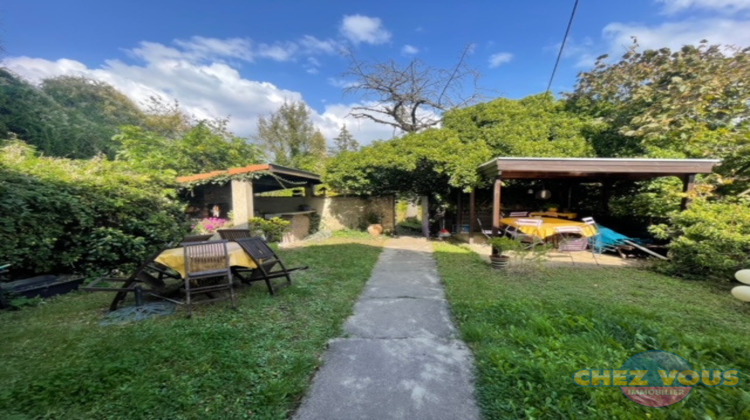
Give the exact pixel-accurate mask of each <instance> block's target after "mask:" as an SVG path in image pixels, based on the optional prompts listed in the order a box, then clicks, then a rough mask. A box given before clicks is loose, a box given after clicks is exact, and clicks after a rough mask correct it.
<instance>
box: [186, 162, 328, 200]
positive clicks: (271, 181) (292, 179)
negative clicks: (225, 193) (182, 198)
mask: <svg viewBox="0 0 750 420" xmlns="http://www.w3.org/2000/svg"><path fill="white" fill-rule="evenodd" d="M255 172H259V173H260V174H259V175H258V177H257V178H255V179H253V180H252V182H253V191H254V192H256V193H261V192H268V191H276V190H283V189H287V188H295V187H303V186H307V185H316V184H320V183H322V181H321V180H320V175H318V174H314V173H312V172H307V171H303V170H300V169H295V168H287V167H285V166H279V165H274V164H272V163H266V164H256V165H248V166H244V167H241V168H231V169H227V170H224V171H212V172H206V173H202V174H195V175H187V176H181V177H178V178H177V182H179V183H181V184H187V183H192V182H196V181H204V180H209V179H212V178H217V177H220V176H223V177H231V176H233V175H241V174H248V173H255Z"/></svg>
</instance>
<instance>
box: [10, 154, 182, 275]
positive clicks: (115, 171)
mask: <svg viewBox="0 0 750 420" xmlns="http://www.w3.org/2000/svg"><path fill="white" fill-rule="evenodd" d="M170 182H171V176H169V177H165V176H161V175H159V174H144V173H138V172H133V171H131V170H130V169H129V168H128V167H127V166H125V165H122V164H120V163H117V162H109V161H106V160H104V159H99V158H94V159H91V160H85V161H84V160H70V159H54V158H46V157H39V156H37V155H36V153H35V152H34V149H33V148H32V147H30V146H28V145H26V144H24V143H23V142H20V141H12V142H7V143H6V144H4V145H3V146H2V147H0V236H2V238H3V240H2V241H0V255H2V256H3V262H7V263H10V264H12V269H13V272H14V274H20V273H23V274H37V273H50V272H54V273H82V274H91V273H94V272H103V271H109V270H111V269H114V268H116V267H119V266H120V265H122V264H128V263H136V262H139V261H140V260H141V259H142V258H144V256H145V255H147V254H148V253H151V252H153V250H154V248H155V247H156V246H157V245H161V244H164V243H167V242H170V241H172V240H175V239H178V238H179V237H181V235H182V234H183V233H184V232H185V230H186V226H185V224H184V220H185V218H184V214H183V212H182V208H181V205H180V204H179V203H178V202H177V201H175V200H174V199H172V198H169V197H170V196H173V195H174V194H173V191H172V190H171V189H169V183H170Z"/></svg>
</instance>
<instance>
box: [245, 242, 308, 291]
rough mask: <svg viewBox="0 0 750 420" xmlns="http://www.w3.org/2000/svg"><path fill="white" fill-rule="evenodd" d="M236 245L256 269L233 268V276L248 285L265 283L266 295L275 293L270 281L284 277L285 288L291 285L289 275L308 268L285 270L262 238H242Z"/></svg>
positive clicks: (282, 263)
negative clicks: (248, 257)
mask: <svg viewBox="0 0 750 420" xmlns="http://www.w3.org/2000/svg"><path fill="white" fill-rule="evenodd" d="M237 243H238V244H240V246H241V247H242V249H244V250H245V252H246V253H247V255H249V256H250V258H252V259H253V261H254V262H255V264H256V265H257V268H255V269H248V268H242V267H235V268H234V272H235V274H236V275H237V276H238V277H239V278H240V279H241V280H242V281H243V282H245V283H248V284H249V283H251V282H254V281H263V282H265V283H266V287H268V293H270V294H271V295H272V296H273V295H274V293H275V289H274V287H273V285H272V284H271V280H272V279H275V278H280V277H284V278H286V284H285V286H289V285H291V284H292V278H291V277H289V273H291V272H293V271H297V270H307V268H308V267H307V266H303V267H294V268H287V267H286V266H285V265H284V262H282V261H281V259H280V258H279V256H278V255H276V253H275V252H273V250H272V249H271V247H269V246H268V244H267V243H266V241H264V240H263V239H262V238H259V237H254V238H242V239H238V240H237Z"/></svg>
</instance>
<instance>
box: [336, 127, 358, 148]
mask: <svg viewBox="0 0 750 420" xmlns="http://www.w3.org/2000/svg"><path fill="white" fill-rule="evenodd" d="M333 143H334V148H333V150H331V152H332V154H334V155H337V154H339V153H341V152H356V151H357V150H358V149H359V143H358V142H357V140H355V139H354V137H353V136H352V134H351V133H350V132H349V130H347V129H346V124H344V125H342V126H341V131H339V135H338V136H337V137H334V138H333Z"/></svg>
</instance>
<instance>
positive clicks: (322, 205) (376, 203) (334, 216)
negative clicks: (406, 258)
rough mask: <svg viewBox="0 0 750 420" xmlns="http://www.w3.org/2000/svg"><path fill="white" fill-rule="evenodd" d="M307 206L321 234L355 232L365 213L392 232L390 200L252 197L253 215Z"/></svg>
mask: <svg viewBox="0 0 750 420" xmlns="http://www.w3.org/2000/svg"><path fill="white" fill-rule="evenodd" d="M303 205H307V206H310V208H311V209H313V210H315V211H316V212H317V213H318V214H319V215H320V217H321V221H320V229H321V230H341V229H359V228H360V226H361V225H362V224H363V223H364V221H365V219H366V216H367V214H368V213H374V214H376V215H378V216H379V217H380V220H381V224H382V225H383V229H386V230H393V228H394V225H393V223H394V219H395V202H394V197H392V196H389V197H370V198H360V197H255V212H256V214H267V213H283V212H294V211H299V210H300V206H303Z"/></svg>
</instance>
